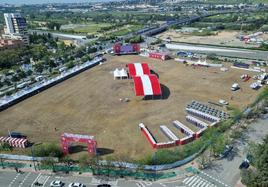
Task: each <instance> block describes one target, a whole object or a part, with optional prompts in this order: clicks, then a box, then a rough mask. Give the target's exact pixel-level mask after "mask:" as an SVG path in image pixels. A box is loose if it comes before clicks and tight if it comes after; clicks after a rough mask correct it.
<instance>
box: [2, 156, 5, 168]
mask: <svg viewBox="0 0 268 187" xmlns="http://www.w3.org/2000/svg"><path fill="white" fill-rule="evenodd" d="M1 165H2V168H3V169H5V166H4V162H3V158H1Z"/></svg>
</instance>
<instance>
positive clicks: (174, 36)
mask: <svg viewBox="0 0 268 187" xmlns="http://www.w3.org/2000/svg"><path fill="white" fill-rule="evenodd" d="M238 35H239V32H238V31H221V32H218V34H217V35H215V36H193V35H191V34H184V33H179V32H176V31H174V30H172V31H166V32H164V33H161V34H159V35H158V36H157V37H158V38H161V39H166V38H167V37H170V38H171V40H172V41H176V42H187V43H199V44H214V45H223V46H234V47H249V48H250V47H258V46H259V45H258V44H254V43H249V44H246V43H245V42H243V41H240V40H239V39H238V38H237V36H238ZM260 37H261V38H263V39H264V40H266V39H267V38H268V34H263V35H262V36H260Z"/></svg>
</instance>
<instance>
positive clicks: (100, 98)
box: [0, 55, 259, 159]
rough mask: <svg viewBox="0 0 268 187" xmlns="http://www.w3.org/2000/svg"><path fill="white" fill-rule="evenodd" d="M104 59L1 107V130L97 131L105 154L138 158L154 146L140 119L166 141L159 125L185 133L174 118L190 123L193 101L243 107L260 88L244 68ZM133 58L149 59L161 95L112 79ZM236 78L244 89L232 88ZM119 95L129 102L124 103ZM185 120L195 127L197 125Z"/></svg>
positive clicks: (32, 134) (42, 134) (48, 134)
mask: <svg viewBox="0 0 268 187" xmlns="http://www.w3.org/2000/svg"><path fill="white" fill-rule="evenodd" d="M106 58H107V62H106V63H104V64H102V65H99V66H97V67H94V68H92V69H90V70H87V71H85V72H83V73H81V74H79V75H77V76H75V77H73V78H71V79H68V80H66V81H64V82H62V83H60V84H58V85H56V86H54V87H52V88H50V89H48V90H45V91H44V92H41V93H39V94H37V95H35V96H33V97H31V98H28V99H26V100H24V101H23V102H21V103H18V104H17V105H15V106H13V107H11V108H9V109H7V110H5V111H2V112H1V113H0V124H1V132H0V135H5V134H6V132H8V130H10V131H19V132H23V133H25V134H26V135H27V136H28V137H29V139H30V141H33V142H36V143H37V142H51V141H55V142H59V139H60V135H61V134H62V133H64V132H67V133H80V134H85V135H94V136H95V137H96V140H97V142H98V147H99V148H104V149H103V150H105V153H113V154H114V155H127V156H128V157H129V158H134V159H138V158H142V157H143V156H144V155H146V154H148V153H151V152H152V151H153V150H152V148H151V146H150V145H149V143H148V142H147V140H146V139H145V137H144V135H143V134H142V133H141V132H140V130H139V128H138V124H139V123H141V122H143V123H144V124H145V125H146V126H148V127H149V129H150V130H151V131H152V132H153V134H154V135H155V137H156V139H157V140H159V141H166V140H167V138H166V137H165V136H164V135H163V134H162V133H161V132H160V130H159V126H160V125H167V126H168V127H170V129H172V130H173V131H174V132H175V133H176V134H177V136H179V137H182V136H183V135H182V134H180V133H179V132H177V131H176V129H175V128H173V127H172V123H171V122H172V121H173V120H179V121H181V122H183V123H185V124H187V123H186V122H185V114H186V113H185V106H186V104H188V103H189V102H191V101H192V100H197V101H202V102H208V101H215V102H216V101H218V100H219V99H225V100H227V101H229V102H230V104H231V105H235V106H239V107H240V108H242V107H245V106H246V105H248V104H249V103H251V102H252V101H253V100H254V98H255V96H256V95H257V94H258V92H259V91H254V90H251V89H250V87H249V85H250V83H251V82H252V80H250V81H249V82H246V83H244V82H242V81H241V80H240V76H241V75H242V74H243V73H245V72H244V71H241V70H235V69H230V70H229V71H228V72H221V71H220V70H219V68H202V67H199V68H193V67H186V66H185V65H183V64H179V63H177V62H175V61H173V60H169V61H166V62H162V61H160V60H155V59H149V58H146V57H141V56H134V55H133V56H116V57H113V56H106ZM133 62H148V64H149V67H150V68H151V69H152V70H153V71H155V72H156V73H157V74H158V76H159V80H160V83H161V88H162V92H163V93H164V96H163V99H158V100H142V98H141V97H136V96H135V92H134V87H133V81H132V80H131V79H126V80H114V79H113V74H112V71H113V70H114V69H115V68H122V67H125V65H126V64H127V63H133ZM247 73H248V72H247ZM249 74H250V75H253V74H252V73H249ZM234 82H238V83H239V84H240V86H241V87H242V89H241V90H239V91H236V92H231V91H230V87H231V85H232V83H234ZM120 98H129V99H130V101H129V102H121V101H120ZM231 98H232V100H231ZM187 125H189V127H190V128H193V130H195V129H194V128H195V127H194V126H192V125H190V124H189V123H188V124H187ZM55 128H56V130H55Z"/></svg>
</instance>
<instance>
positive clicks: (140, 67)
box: [128, 63, 150, 77]
mask: <svg viewBox="0 0 268 187" xmlns="http://www.w3.org/2000/svg"><path fill="white" fill-rule="evenodd" d="M128 72H129V76H130V77H134V76H141V75H150V68H149V66H148V64H146V63H132V64H128Z"/></svg>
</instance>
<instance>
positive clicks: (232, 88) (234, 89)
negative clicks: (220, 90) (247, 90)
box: [231, 83, 240, 91]
mask: <svg viewBox="0 0 268 187" xmlns="http://www.w3.org/2000/svg"><path fill="white" fill-rule="evenodd" d="M239 88H240V87H239V84H237V83H234V84H233V85H232V87H231V90H232V91H236V90H239Z"/></svg>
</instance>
